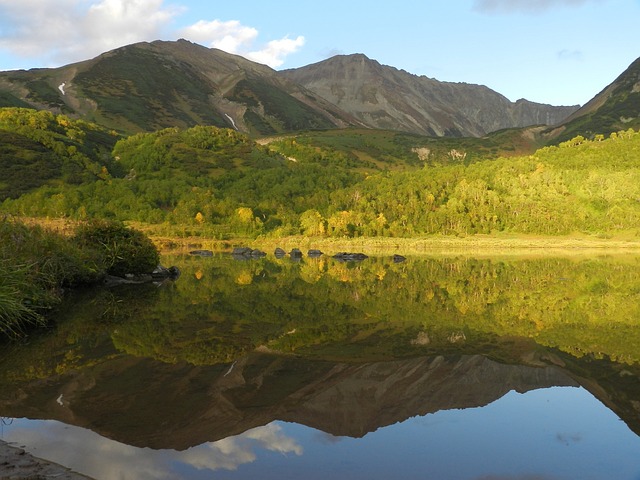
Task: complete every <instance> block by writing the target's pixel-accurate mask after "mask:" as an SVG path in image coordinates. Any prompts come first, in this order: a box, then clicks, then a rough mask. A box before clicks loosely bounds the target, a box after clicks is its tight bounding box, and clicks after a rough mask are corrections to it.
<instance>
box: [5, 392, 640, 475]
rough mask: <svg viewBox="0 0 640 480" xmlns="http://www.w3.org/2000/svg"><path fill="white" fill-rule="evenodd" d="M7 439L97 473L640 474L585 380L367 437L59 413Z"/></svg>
mask: <svg viewBox="0 0 640 480" xmlns="http://www.w3.org/2000/svg"><path fill="white" fill-rule="evenodd" d="M5 437H6V439H8V440H16V441H20V442H24V443H26V444H27V445H30V448H31V449H32V450H33V451H34V452H35V453H36V454H39V455H42V456H44V457H47V458H55V459H57V461H59V462H62V463H64V464H66V465H72V466H73V467H74V468H75V469H76V470H78V471H82V472H84V473H86V474H88V475H91V476H93V477H95V478H100V479H105V480H112V479H113V480H116V479H121V480H127V479H142V480H146V479H149V480H151V479H160V480H164V479H177V478H188V479H193V480H195V479H200V478H202V479H204V478H212V475H213V478H229V479H233V478H241V479H248V478H267V479H269V478H274V479H275V478H307V479H325V478H335V479H342V478H344V479H347V478H348V479H389V478H404V479H413V478H415V479H418V478H419V479H423V478H438V479H443V480H446V479H469V480H472V479H479V478H482V479H529V478H535V479H577V478H580V479H609V478H613V477H612V474H613V472H615V478H616V479H618V480H627V479H628V480H632V479H637V478H638V474H639V473H640V457H639V456H638V452H639V451H640V439H638V437H637V436H636V435H634V434H633V433H632V432H630V431H629V429H628V428H626V427H625V426H624V424H623V423H621V422H618V421H616V417H615V415H613V414H612V412H611V411H609V410H607V409H606V408H605V407H604V406H603V405H602V404H601V403H600V402H598V401H597V400H596V399H595V398H594V397H593V396H592V395H590V394H589V393H588V392H587V391H586V390H584V389H581V388H551V389H545V390H536V391H531V392H528V393H526V394H518V393H515V392H510V393H508V394H507V395H505V396H504V397H502V398H501V399H499V400H497V401H496V402H494V403H492V404H491V405H488V406H486V407H483V408H475V409H466V410H448V411H440V412H437V413H434V414H429V415H426V416H417V417H412V418H410V419H408V420H406V421H405V422H402V423H399V424H394V425H391V426H388V427H385V428H382V429H380V430H378V431H376V432H374V433H370V434H368V435H366V436H365V437H364V438H362V439H353V438H349V437H334V436H331V435H328V434H326V433H324V432H322V431H319V430H315V429H312V428H309V427H305V426H302V425H298V424H293V423H283V422H273V423H270V424H268V425H266V426H264V427H258V428H255V429H251V430H249V431H247V432H245V433H243V434H241V435H237V436H233V437H229V438H227V439H224V440H220V441H217V442H210V443H205V444H203V445H199V446H196V447H192V448H190V449H187V450H185V451H175V450H151V449H148V448H137V447H131V446H127V445H124V444H122V443H118V442H115V441H113V440H109V439H106V438H104V437H100V436H99V435H97V434H95V433H93V432H91V431H89V430H84V429H80V428H77V427H69V426H65V425H64V424H61V423H59V422H52V421H46V422H44V421H40V422H38V421H25V420H17V421H16V422H14V425H12V427H11V430H10V431H8V432H5Z"/></svg>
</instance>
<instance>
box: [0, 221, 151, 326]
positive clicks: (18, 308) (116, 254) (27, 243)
mask: <svg viewBox="0 0 640 480" xmlns="http://www.w3.org/2000/svg"><path fill="white" fill-rule="evenodd" d="M158 260H159V257H158V252H157V249H156V248H155V246H154V245H153V244H152V243H151V242H150V241H149V240H148V239H147V238H146V237H144V235H143V234H141V233H140V232H137V231H135V230H131V229H129V228H127V227H125V226H124V225H122V224H118V223H110V222H91V223H85V224H80V225H78V226H76V227H75V229H74V230H72V231H71V230H65V231H63V232H60V231H58V230H53V229H47V228H43V227H41V226H39V225H34V224H31V225H27V224H25V223H23V222H19V221H15V220H13V219H7V218H4V219H1V220H0V338H2V337H18V336H20V335H22V334H23V333H25V332H26V331H27V330H28V329H29V328H30V327H32V326H34V325H43V324H45V323H46V312H47V311H48V310H50V309H51V308H53V307H54V306H55V305H56V304H58V303H59V302H60V300H61V299H62V295H63V293H64V290H65V289H66V288H72V287H76V286H79V285H84V284H91V283H95V282H97V281H99V280H100V279H102V278H103V277H104V275H106V274H114V275H118V274H122V273H124V272H127V273H129V272H130V273H143V272H144V271H151V270H153V268H155V267H156V266H157V264H158Z"/></svg>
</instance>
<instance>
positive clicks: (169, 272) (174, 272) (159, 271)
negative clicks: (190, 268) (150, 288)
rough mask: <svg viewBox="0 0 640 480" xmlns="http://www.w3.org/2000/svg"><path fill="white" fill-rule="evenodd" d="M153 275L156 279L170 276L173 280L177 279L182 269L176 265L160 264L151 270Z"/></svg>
mask: <svg viewBox="0 0 640 480" xmlns="http://www.w3.org/2000/svg"><path fill="white" fill-rule="evenodd" d="M151 277H152V278H153V279H154V280H157V279H159V278H160V279H162V278H169V279H171V280H176V279H178V277H180V269H179V268H178V267H176V266H175V265H174V266H172V267H169V268H166V267H163V266H162V265H158V266H157V267H156V269H155V270H154V271H153V272H151Z"/></svg>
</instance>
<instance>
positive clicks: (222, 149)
mask: <svg viewBox="0 0 640 480" xmlns="http://www.w3.org/2000/svg"><path fill="white" fill-rule="evenodd" d="M497 135H498V136H499V135H502V136H503V137H504V136H505V135H506V134H505V132H500V133H499V134H497ZM496 138H498V137H496V136H494V137H491V138H488V139H482V140H478V141H476V142H475V143H474V142H472V141H470V140H465V139H462V140H460V142H458V143H457V144H454V143H452V140H451V139H444V140H443V141H442V142H435V141H434V139H430V138H427V137H420V136H415V135H407V134H399V133H397V134H394V133H392V132H384V133H383V132H374V131H366V130H354V131H346V133H342V134H341V135H337V136H333V137H332V136H331V135H309V134H306V135H305V134H304V133H301V134H298V135H291V136H286V137H280V138H275V139H271V141H270V142H266V141H261V142H260V143H257V142H256V141H254V140H253V139H251V138H249V137H248V136H246V135H243V134H241V133H238V132H236V131H234V130H230V129H221V128H217V127H212V126H197V127H193V128H188V129H179V128H168V129H163V130H160V131H157V132H153V133H139V134H136V135H133V136H130V137H126V138H125V137H121V136H119V135H118V134H117V133H116V132H112V131H107V130H105V129H103V128H101V127H99V126H97V125H94V124H90V123H87V122H84V121H81V120H71V119H69V118H68V117H65V116H64V115H54V114H52V113H49V112H41V111H35V110H28V109H22V108H4V109H0V140H4V141H2V142H0V148H2V152H1V155H0V162H2V169H3V172H7V173H6V174H5V177H4V178H3V179H2V181H1V183H0V195H1V199H2V200H3V202H2V205H1V209H2V211H3V212H4V213H6V214H11V215H16V216H27V217H54V218H68V219H72V220H85V219H91V218H104V219H115V220H120V221H125V222H141V223H143V224H154V225H158V226H164V227H165V228H166V230H167V231H169V232H173V233H174V234H176V235H202V236H210V237H211V238H234V237H257V236H259V235H265V236H285V235H300V234H301V235H306V236H326V237H362V236H387V237H394V236H395V237H412V236H422V235H433V234H444V235H472V234H478V233H482V234H493V233H499V232H508V233H514V234H539V235H566V234H572V233H585V234H598V235H617V234H624V235H631V236H636V235H637V234H638V225H640V133H638V132H636V131H635V130H633V129H629V130H626V131H620V132H616V133H613V134H611V135H610V136H608V137H606V138H605V137H604V136H603V135H595V136H594V137H593V138H591V139H586V138H584V137H582V136H576V137H574V138H573V139H571V140H568V141H565V142H562V143H560V144H558V145H554V146H546V147H542V148H540V149H538V150H536V151H535V152H531V153H527V154H524V155H515V153H516V151H515V150H514V152H512V153H513V154H514V155H513V156H505V155H504V154H503V155H500V156H498V153H499V152H501V151H502V153H504V149H502V150H500V149H499V148H497V147H496V144H492V143H491V142H492V141H493V142H496ZM454 145H457V148H454Z"/></svg>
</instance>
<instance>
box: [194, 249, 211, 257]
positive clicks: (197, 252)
mask: <svg viewBox="0 0 640 480" xmlns="http://www.w3.org/2000/svg"><path fill="white" fill-rule="evenodd" d="M189 255H195V256H198V257H212V256H213V252H212V251H211V250H192V251H191V252H189Z"/></svg>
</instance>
